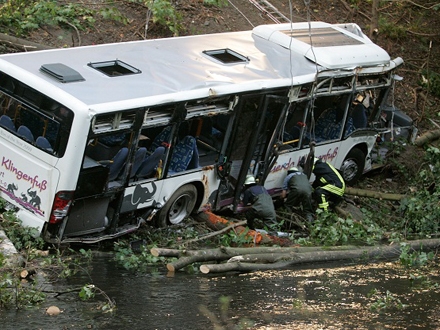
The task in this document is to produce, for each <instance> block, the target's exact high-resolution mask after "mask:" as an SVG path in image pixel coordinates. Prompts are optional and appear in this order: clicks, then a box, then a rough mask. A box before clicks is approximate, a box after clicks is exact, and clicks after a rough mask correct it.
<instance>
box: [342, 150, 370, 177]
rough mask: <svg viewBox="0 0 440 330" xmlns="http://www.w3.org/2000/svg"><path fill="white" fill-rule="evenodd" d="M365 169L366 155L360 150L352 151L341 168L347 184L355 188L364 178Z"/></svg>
mask: <svg viewBox="0 0 440 330" xmlns="http://www.w3.org/2000/svg"><path fill="white" fill-rule="evenodd" d="M364 168H365V154H364V153H363V152H362V150H360V149H358V148H353V149H351V150H350V152H349V153H348V155H347V157H345V160H344V162H343V163H342V166H341V173H342V177H343V178H344V181H345V184H346V185H348V186H353V185H354V184H355V183H356V182H357V181H358V180H359V178H360V177H361V176H362V173H363V172H364Z"/></svg>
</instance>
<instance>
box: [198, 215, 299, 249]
mask: <svg viewBox="0 0 440 330" xmlns="http://www.w3.org/2000/svg"><path fill="white" fill-rule="evenodd" d="M194 218H195V219H196V220H197V221H199V222H204V223H206V225H207V226H208V227H209V228H211V229H213V230H216V231H221V230H223V229H224V228H225V227H228V226H231V227H235V229H234V231H235V232H236V233H237V235H244V236H245V237H247V238H249V239H252V241H253V244H255V245H258V244H276V245H279V246H290V245H292V241H290V240H289V239H287V238H280V237H277V236H271V235H267V234H263V233H260V232H258V231H256V230H251V229H248V228H247V227H244V226H235V225H234V224H235V222H233V221H229V220H227V219H225V218H223V217H221V216H219V215H216V214H214V213H211V212H208V211H205V212H201V213H199V214H197V215H195V216H194Z"/></svg>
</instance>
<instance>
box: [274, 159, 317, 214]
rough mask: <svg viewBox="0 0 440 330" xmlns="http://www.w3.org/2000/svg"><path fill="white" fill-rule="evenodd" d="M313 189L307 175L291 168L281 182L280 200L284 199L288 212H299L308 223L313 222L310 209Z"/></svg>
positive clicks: (293, 167)
mask: <svg viewBox="0 0 440 330" xmlns="http://www.w3.org/2000/svg"><path fill="white" fill-rule="evenodd" d="M312 193H313V188H312V185H311V184H310V181H309V179H308V178H307V175H305V174H304V173H303V172H302V171H301V170H300V169H299V168H298V167H295V166H292V167H291V168H289V170H288V171H287V176H286V178H285V179H284V182H283V191H282V192H281V198H282V199H285V201H284V205H285V206H286V208H287V209H288V210H289V211H295V210H300V209H301V208H302V213H303V214H304V216H305V218H306V219H307V220H308V221H309V222H313V220H314V216H313V213H314V212H313V208H312Z"/></svg>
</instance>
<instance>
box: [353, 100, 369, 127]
mask: <svg viewBox="0 0 440 330" xmlns="http://www.w3.org/2000/svg"><path fill="white" fill-rule="evenodd" d="M351 118H353V125H354V127H356V128H365V127H367V110H366V109H365V107H364V105H363V104H362V103H359V104H357V105H356V106H355V107H354V108H353V110H352V111H351Z"/></svg>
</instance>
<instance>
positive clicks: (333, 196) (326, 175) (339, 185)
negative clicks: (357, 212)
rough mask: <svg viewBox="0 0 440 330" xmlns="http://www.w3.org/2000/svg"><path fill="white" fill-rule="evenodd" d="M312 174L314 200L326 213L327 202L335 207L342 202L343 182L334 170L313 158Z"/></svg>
mask: <svg viewBox="0 0 440 330" xmlns="http://www.w3.org/2000/svg"><path fill="white" fill-rule="evenodd" d="M312 172H313V174H315V181H313V184H312V187H313V188H314V191H313V196H314V199H315V200H316V201H317V202H318V208H320V209H322V210H323V211H325V212H327V211H328V208H329V202H330V203H332V204H333V205H337V204H339V203H340V202H341V201H342V196H344V192H345V181H344V179H343V178H342V175H341V174H340V173H339V171H338V170H337V169H336V168H334V167H333V166H332V165H331V164H330V163H327V162H323V161H322V160H321V159H319V158H315V160H314V165H313V170H312Z"/></svg>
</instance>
